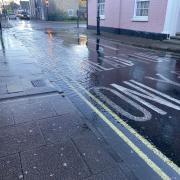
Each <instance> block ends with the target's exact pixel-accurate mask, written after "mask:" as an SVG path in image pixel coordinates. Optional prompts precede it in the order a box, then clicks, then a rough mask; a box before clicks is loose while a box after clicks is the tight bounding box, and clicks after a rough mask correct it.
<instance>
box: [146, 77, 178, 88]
mask: <svg viewBox="0 0 180 180" xmlns="http://www.w3.org/2000/svg"><path fill="white" fill-rule="evenodd" d="M156 75H157V76H159V77H160V78H161V79H156V78H153V77H150V76H146V77H145V78H146V79H150V80H153V81H158V82H163V83H167V84H172V85H175V86H180V83H177V82H175V81H172V80H170V79H168V78H166V77H165V76H163V75H162V74H156Z"/></svg>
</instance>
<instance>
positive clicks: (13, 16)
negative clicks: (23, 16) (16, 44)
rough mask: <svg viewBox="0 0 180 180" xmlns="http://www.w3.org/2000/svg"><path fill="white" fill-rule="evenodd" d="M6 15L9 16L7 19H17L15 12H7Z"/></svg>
mask: <svg viewBox="0 0 180 180" xmlns="http://www.w3.org/2000/svg"><path fill="white" fill-rule="evenodd" d="M8 17H9V19H17V17H16V15H15V14H9V15H8Z"/></svg>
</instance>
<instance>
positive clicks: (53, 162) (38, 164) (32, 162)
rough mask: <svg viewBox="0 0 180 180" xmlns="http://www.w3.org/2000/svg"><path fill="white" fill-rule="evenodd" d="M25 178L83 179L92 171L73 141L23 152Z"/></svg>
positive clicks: (31, 179) (36, 179) (44, 179)
mask: <svg viewBox="0 0 180 180" xmlns="http://www.w3.org/2000/svg"><path fill="white" fill-rule="evenodd" d="M21 157H22V168H23V171H24V175H25V176H24V179H25V180H39V179H40V180H41V179H43V180H49V179H54V180H55V179H56V180H59V179H64V180H65V179H66V180H72V179H82V178H85V177H88V176H89V175H90V172H89V170H88V168H87V167H86V165H85V163H84V162H83V160H82V158H81V156H80V155H79V153H78V151H77V150H76V148H75V147H74V145H73V144H72V142H71V141H67V142H66V143H65V144H60V145H58V146H56V145H48V146H43V147H41V148H38V149H34V150H32V151H27V152H23V153H21Z"/></svg>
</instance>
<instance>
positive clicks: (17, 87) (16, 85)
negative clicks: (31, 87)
mask: <svg viewBox="0 0 180 180" xmlns="http://www.w3.org/2000/svg"><path fill="white" fill-rule="evenodd" d="M7 90H8V93H16V92H22V91H23V86H22V83H21V82H20V81H18V82H8V83H7Z"/></svg>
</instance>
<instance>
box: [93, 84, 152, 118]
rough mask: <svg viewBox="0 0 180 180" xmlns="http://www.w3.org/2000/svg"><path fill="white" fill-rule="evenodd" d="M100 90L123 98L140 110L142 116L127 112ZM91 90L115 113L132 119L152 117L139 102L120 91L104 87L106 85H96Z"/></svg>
mask: <svg viewBox="0 0 180 180" xmlns="http://www.w3.org/2000/svg"><path fill="white" fill-rule="evenodd" d="M102 90H106V91H108V92H111V93H112V94H114V95H116V96H117V97H118V98H120V99H122V100H124V101H125V102H126V103H128V104H129V105H131V106H133V107H134V108H135V109H137V110H138V111H140V112H141V113H142V114H143V116H141V117H140V116H135V115H133V114H131V113H130V112H127V111H126V110H124V109H123V108H121V107H120V106H119V105H117V104H115V103H114V102H113V101H112V100H111V99H109V98H108V97H107V96H105V95H104V94H103V93H101V92H100V91H102ZM93 91H94V92H95V94H96V95H97V96H98V97H99V98H100V99H101V100H102V101H103V102H104V101H105V102H106V104H108V105H109V106H111V107H112V108H113V109H114V110H115V111H116V112H117V113H119V114H121V115H123V116H125V117H127V118H128V119H131V120H134V121H148V120H150V119H151V117H152V115H151V113H150V112H149V111H147V110H146V109H144V108H143V107H142V106H140V105H139V104H137V103H135V102H134V101H132V100H131V99H129V98H128V97H126V96H124V95H123V94H121V93H119V92H117V91H115V90H113V89H110V88H106V87H97V88H93Z"/></svg>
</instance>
